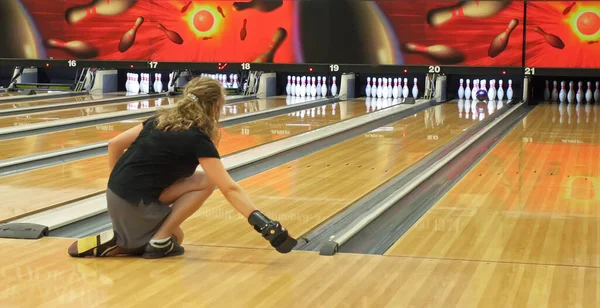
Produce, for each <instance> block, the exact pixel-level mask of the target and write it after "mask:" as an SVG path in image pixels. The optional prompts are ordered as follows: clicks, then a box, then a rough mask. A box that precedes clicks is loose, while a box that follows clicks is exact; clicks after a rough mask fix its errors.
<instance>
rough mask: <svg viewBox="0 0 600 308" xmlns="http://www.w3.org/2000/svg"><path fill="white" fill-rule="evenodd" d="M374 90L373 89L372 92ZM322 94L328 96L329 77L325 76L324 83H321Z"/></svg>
mask: <svg viewBox="0 0 600 308" xmlns="http://www.w3.org/2000/svg"><path fill="white" fill-rule="evenodd" d="M372 91H373V90H372V89H371V92H372ZM321 95H322V96H327V77H325V76H323V84H322V85H321Z"/></svg>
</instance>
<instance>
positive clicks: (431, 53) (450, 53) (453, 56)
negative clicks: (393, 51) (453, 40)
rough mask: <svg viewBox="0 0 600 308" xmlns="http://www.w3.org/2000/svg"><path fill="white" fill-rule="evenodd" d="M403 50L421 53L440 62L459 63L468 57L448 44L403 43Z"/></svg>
mask: <svg viewBox="0 0 600 308" xmlns="http://www.w3.org/2000/svg"><path fill="white" fill-rule="evenodd" d="M403 50H404V52H406V53H415V54H421V55H423V56H425V57H426V58H429V59H430V60H433V61H436V62H438V63H440V64H457V63H461V62H463V61H465V58H466V56H465V54H464V53H463V52H461V51H459V50H457V49H454V48H452V47H449V46H446V45H431V46H424V45H419V44H416V43H406V44H404V45H403Z"/></svg>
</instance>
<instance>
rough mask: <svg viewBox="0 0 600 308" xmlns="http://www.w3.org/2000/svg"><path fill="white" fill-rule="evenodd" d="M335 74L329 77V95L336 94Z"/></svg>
mask: <svg viewBox="0 0 600 308" xmlns="http://www.w3.org/2000/svg"><path fill="white" fill-rule="evenodd" d="M335 78H336V77H335V76H333V77H332V78H331V95H332V96H336V95H337V85H336V84H335Z"/></svg>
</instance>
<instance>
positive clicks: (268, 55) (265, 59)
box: [254, 28, 287, 63]
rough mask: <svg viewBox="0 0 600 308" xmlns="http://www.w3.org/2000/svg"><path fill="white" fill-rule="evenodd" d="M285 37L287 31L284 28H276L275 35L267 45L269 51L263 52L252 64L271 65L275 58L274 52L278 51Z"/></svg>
mask: <svg viewBox="0 0 600 308" xmlns="http://www.w3.org/2000/svg"><path fill="white" fill-rule="evenodd" d="M286 37H287V30H285V29H284V28H277V30H275V34H273V37H272V38H271V43H270V44H269V49H267V51H265V52H264V53H263V54H261V55H260V56H258V57H257V58H256V59H254V62H258V63H272V62H273V57H274V56H275V52H277V50H278V49H279V47H280V46H281V44H283V41H284V40H285V38H286Z"/></svg>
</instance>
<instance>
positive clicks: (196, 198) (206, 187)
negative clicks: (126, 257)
mask: <svg viewBox="0 0 600 308" xmlns="http://www.w3.org/2000/svg"><path fill="white" fill-rule="evenodd" d="M214 190H215V185H212V183H210V182H209V180H208V177H207V176H206V175H205V174H204V173H203V172H196V173H194V175H192V176H190V177H188V178H185V179H182V180H180V181H178V182H176V183H174V184H173V185H171V186H169V187H168V188H167V189H165V190H164V191H163V193H162V194H161V196H160V201H161V202H162V203H164V204H173V205H172V208H173V209H172V211H171V214H169V216H168V217H167V218H166V219H165V221H164V222H163V224H162V225H161V227H160V228H159V229H158V231H157V232H156V233H155V234H154V236H153V237H152V239H155V240H158V239H165V238H169V237H171V235H173V234H175V236H177V241H178V242H179V243H180V244H181V242H182V241H183V231H182V230H181V228H180V227H179V226H180V225H181V223H183V221H185V220H186V219H187V218H188V217H190V216H191V215H192V214H194V213H195V212H196V211H197V210H198V209H199V208H200V206H202V204H203V203H204V202H205V201H206V199H208V197H210V195H211V194H212V193H213V191H214Z"/></svg>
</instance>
